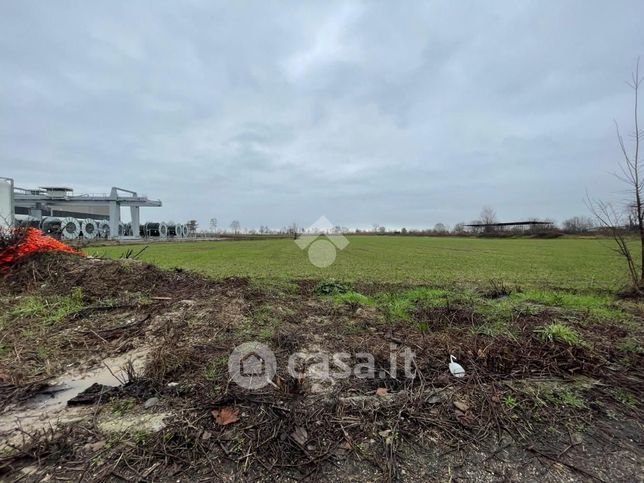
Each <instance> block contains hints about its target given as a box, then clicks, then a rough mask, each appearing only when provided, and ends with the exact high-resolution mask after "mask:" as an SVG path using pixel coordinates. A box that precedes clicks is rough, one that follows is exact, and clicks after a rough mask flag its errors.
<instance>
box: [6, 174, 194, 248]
mask: <svg viewBox="0 0 644 483" xmlns="http://www.w3.org/2000/svg"><path fill="white" fill-rule="evenodd" d="M160 206H161V201H159V200H150V199H148V198H147V197H146V196H143V195H139V194H137V193H136V192H135V191H131V190H126V189H123V188H117V187H113V188H112V189H111V190H110V193H109V195H107V194H103V195H94V194H81V195H77V194H74V192H73V190H72V189H71V188H68V187H61V186H41V187H39V188H37V189H25V188H19V187H17V186H15V184H14V181H13V179H11V178H0V223H2V224H3V225H4V226H14V225H16V224H20V223H22V224H30V225H32V226H38V227H40V228H41V229H43V231H47V228H48V227H49V226H54V225H56V226H57V227H58V230H59V231H60V234H61V235H62V237H64V238H67V239H73V238H78V237H79V236H81V237H84V238H94V237H96V236H103V237H105V238H111V239H119V238H139V237H141V236H146V235H148V234H149V232H150V230H152V229H154V230H155V234H156V235H154V234H153V236H159V235H160V236H162V237H165V236H167V235H168V234H171V235H175V234H176V236H184V235H185V234H187V229H184V228H185V226H184V225H173V226H171V227H167V226H165V224H164V223H155V224H151V223H149V224H147V225H150V227H148V226H147V225H146V227H143V228H142V227H141V222H140V220H141V217H140V209H141V208H144V207H145V208H147V207H160ZM121 208H129V210H130V215H131V222H130V223H128V224H127V225H125V224H124V223H122V222H121ZM168 228H170V229H171V230H172V233H168Z"/></svg>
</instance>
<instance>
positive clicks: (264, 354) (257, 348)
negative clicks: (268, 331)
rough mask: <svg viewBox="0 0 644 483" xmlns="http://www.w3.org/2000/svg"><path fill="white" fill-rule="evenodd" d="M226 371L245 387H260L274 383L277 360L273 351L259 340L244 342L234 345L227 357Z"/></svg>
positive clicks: (234, 380)
mask: <svg viewBox="0 0 644 483" xmlns="http://www.w3.org/2000/svg"><path fill="white" fill-rule="evenodd" d="M228 373H229V374H230V378H231V380H232V381H233V382H235V383H236V384H237V385H239V386H241V387H243V388H245V389H261V388H262V387H264V386H266V385H268V384H274V382H273V377H275V374H276V373H277V361H276V359H275V354H273V351H272V350H271V349H270V348H269V347H268V346H267V345H265V344H262V343H261V342H256V341H251V342H245V343H243V344H241V345H238V346H237V347H235V348H234V349H233V351H232V353H231V354H230V357H229V358H228Z"/></svg>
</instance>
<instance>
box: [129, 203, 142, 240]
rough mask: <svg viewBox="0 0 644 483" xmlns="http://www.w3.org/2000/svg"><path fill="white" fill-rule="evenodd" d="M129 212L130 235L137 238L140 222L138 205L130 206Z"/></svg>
mask: <svg viewBox="0 0 644 483" xmlns="http://www.w3.org/2000/svg"><path fill="white" fill-rule="evenodd" d="M130 214H131V215H132V236H133V237H134V238H139V237H140V236H141V235H140V233H139V225H140V224H141V218H140V216H139V207H138V206H130Z"/></svg>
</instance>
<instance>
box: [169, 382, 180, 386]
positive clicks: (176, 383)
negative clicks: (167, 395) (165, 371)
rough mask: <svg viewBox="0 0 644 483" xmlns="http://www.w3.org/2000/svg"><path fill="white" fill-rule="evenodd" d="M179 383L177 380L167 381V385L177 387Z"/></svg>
mask: <svg viewBox="0 0 644 483" xmlns="http://www.w3.org/2000/svg"><path fill="white" fill-rule="evenodd" d="M178 385H179V383H178V382H169V383H168V387H177V386H178Z"/></svg>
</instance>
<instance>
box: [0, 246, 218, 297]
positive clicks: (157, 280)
mask: <svg viewBox="0 0 644 483" xmlns="http://www.w3.org/2000/svg"><path fill="white" fill-rule="evenodd" d="M3 281H4V287H5V289H6V290H8V291H10V292H14V293H16V292H27V291H31V290H38V291H39V292H41V293H46V294H67V293H69V291H70V290H71V289H72V288H75V287H80V288H81V289H82V291H83V294H85V295H86V296H89V297H92V298H105V297H117V296H119V295H121V294H123V293H124V292H142V293H147V294H153V295H160V294H161V295H163V294H172V295H173V296H174V297H177V296H180V295H183V294H185V295H186V296H194V295H195V293H198V292H199V291H200V290H203V289H204V288H209V287H213V286H215V285H216V283H215V282H214V281H213V280H211V279H208V278H205V277H202V276H200V275H197V274H194V273H190V272H186V271H184V270H182V269H175V270H162V269H160V268H157V267H155V266H154V265H150V264H147V263H143V262H140V261H138V260H131V259H124V260H104V259H99V258H92V257H78V256H77V255H74V254H70V253H64V252H44V253H43V252H36V253H31V254H28V255H25V256H23V257H21V258H20V259H18V260H16V261H15V262H14V263H13V264H12V265H11V267H10V268H9V269H8V270H7V271H6V273H5V274H4V277H3Z"/></svg>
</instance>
